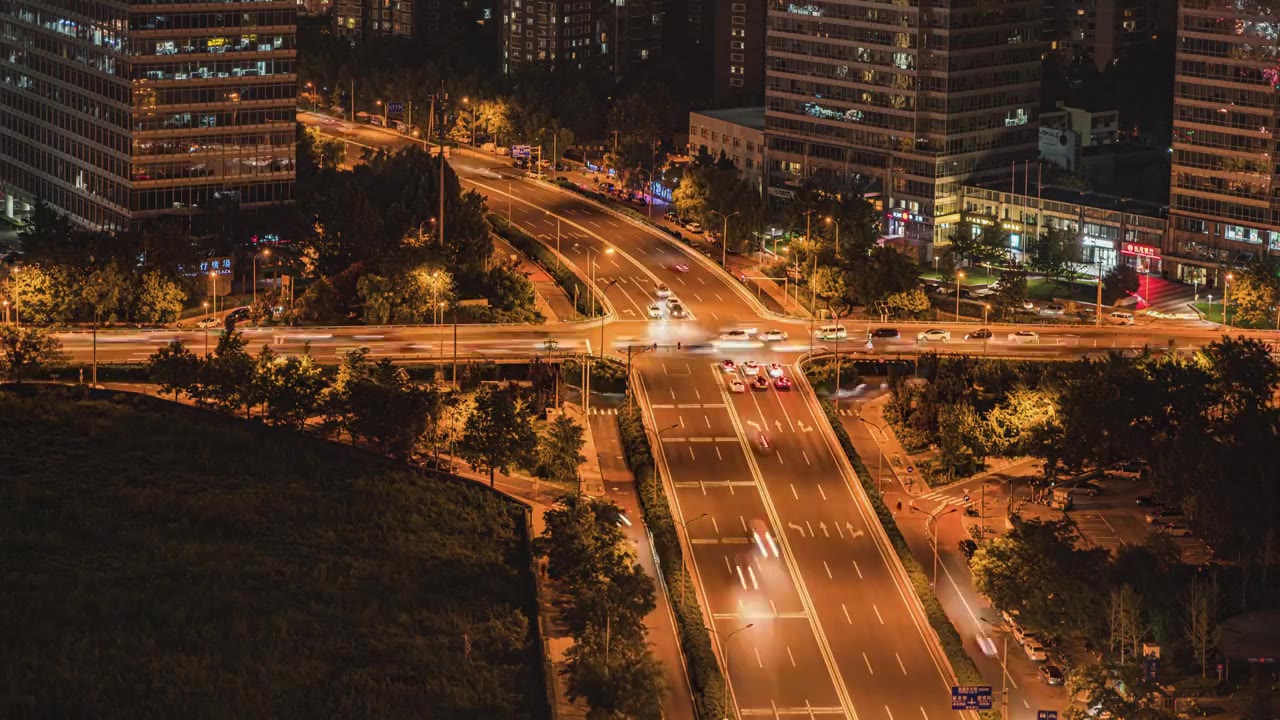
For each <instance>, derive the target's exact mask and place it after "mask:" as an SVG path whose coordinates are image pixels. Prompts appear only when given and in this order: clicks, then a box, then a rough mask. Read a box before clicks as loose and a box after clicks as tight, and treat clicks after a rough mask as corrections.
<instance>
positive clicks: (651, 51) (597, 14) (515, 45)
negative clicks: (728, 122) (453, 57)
mask: <svg viewBox="0 0 1280 720" xmlns="http://www.w3.org/2000/svg"><path fill="white" fill-rule="evenodd" d="M664 17H665V10H664V6H663V2H662V0H630V1H629V2H623V0H616V1H610V2H605V1H603V0H503V1H502V25H501V29H500V32H501V35H502V69H503V72H504V73H510V72H512V71H513V70H515V69H516V68H518V67H520V66H522V65H523V66H532V65H537V66H541V67H545V68H548V69H552V70H555V69H565V70H586V69H596V70H604V71H606V72H608V73H609V74H610V75H612V76H614V78H615V79H616V78H621V77H622V76H624V75H626V73H627V71H628V70H630V69H631V68H633V67H635V66H637V65H639V64H642V63H646V62H649V61H650V60H656V59H657V58H658V57H660V56H661V54H662V46H663V20H664Z"/></svg>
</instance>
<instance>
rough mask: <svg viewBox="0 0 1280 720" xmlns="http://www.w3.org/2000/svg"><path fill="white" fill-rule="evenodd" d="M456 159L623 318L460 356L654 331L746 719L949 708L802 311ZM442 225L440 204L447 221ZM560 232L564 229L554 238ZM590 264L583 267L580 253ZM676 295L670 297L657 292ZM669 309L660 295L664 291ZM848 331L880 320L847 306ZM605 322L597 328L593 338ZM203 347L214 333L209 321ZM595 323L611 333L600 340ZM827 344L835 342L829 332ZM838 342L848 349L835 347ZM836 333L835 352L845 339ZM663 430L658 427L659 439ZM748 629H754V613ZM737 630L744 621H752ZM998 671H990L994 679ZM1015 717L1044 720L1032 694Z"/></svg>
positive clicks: (613, 343) (904, 344) (285, 347)
mask: <svg viewBox="0 0 1280 720" xmlns="http://www.w3.org/2000/svg"><path fill="white" fill-rule="evenodd" d="M315 118H316V116H313V115H309V114H302V115H300V119H301V120H302V121H304V122H307V123H308V124H321V125H322V126H323V127H324V131H325V132H327V133H331V134H335V135H340V136H343V137H345V138H347V139H350V140H353V141H355V142H358V143H360V144H362V145H365V146H370V147H396V146H402V145H405V144H409V143H412V142H414V141H413V140H411V139H409V138H405V137H403V136H396V135H394V134H390V133H386V132H384V131H380V130H377V129H373V128H351V127H344V126H343V125H342V124H340V123H334V122H323V123H321V122H320V121H318V120H316V119H315ZM450 162H451V164H452V165H453V167H454V169H455V170H456V171H457V172H458V173H459V176H460V177H461V178H462V180H463V182H464V184H466V185H467V186H468V187H471V188H474V189H476V190H477V191H478V192H481V193H482V194H484V195H485V196H487V199H488V204H489V207H490V209H491V210H493V211H495V212H498V213H499V214H502V215H505V216H509V217H510V219H511V220H512V222H514V223H515V224H517V225H519V226H520V227H522V228H524V229H525V230H527V231H529V232H530V233H532V234H534V235H536V236H537V237H538V238H540V239H542V240H544V241H546V242H547V243H548V244H550V245H551V246H553V247H554V246H556V245H557V244H558V245H559V249H560V251H561V253H562V254H563V255H564V257H565V258H566V260H567V261H568V262H570V263H572V264H573V265H574V266H576V267H577V268H578V269H579V270H581V271H583V272H584V273H586V272H590V271H591V270H592V269H594V272H595V275H596V282H597V284H598V285H599V286H600V287H601V288H602V289H603V290H604V292H605V295H606V297H607V298H608V301H609V303H610V305H611V306H612V308H613V311H614V312H613V314H612V315H611V316H610V317H609V318H607V319H606V320H605V321H604V322H603V323H602V322H598V321H591V322H584V323H551V324H547V325H542V326H528V327H506V326H504V327H488V326H481V327H475V326H464V327H459V328H458V329H457V334H458V343H457V351H458V354H459V356H460V357H463V358H467V357H485V358H491V359H501V357H502V356H504V355H505V356H509V357H516V356H519V355H525V354H531V353H543V352H545V351H546V345H545V342H546V341H547V340H556V341H557V347H556V352H557V353H579V352H596V353H598V352H600V351H601V349H602V348H601V346H602V345H604V348H603V349H604V350H605V351H606V352H609V353H614V354H615V356H625V354H626V353H625V348H626V347H627V346H629V345H632V346H652V345H654V344H656V345H658V350H656V351H654V352H646V353H641V354H638V355H636V357H635V365H636V368H637V370H638V375H639V378H640V389H641V393H640V398H641V400H642V401H643V402H644V403H645V406H646V412H647V413H649V415H650V420H651V425H650V426H651V428H653V429H654V431H655V434H656V435H658V436H660V442H656V445H657V456H658V462H659V464H660V466H661V468H662V469H663V476H664V481H665V482H667V483H668V486H669V487H668V490H669V492H670V494H671V497H672V498H673V502H674V506H675V511H676V514H677V517H678V518H680V519H681V520H682V521H684V522H687V523H688V525H687V539H688V542H689V544H690V547H691V548H692V551H691V553H690V556H691V557H692V559H693V561H694V564H695V566H696V577H697V581H696V583H695V585H696V588H690V591H696V592H698V593H699V594H700V596H701V597H702V599H703V601H704V607H705V608H706V610H707V612H708V613H709V614H710V616H711V622H712V626H713V629H714V630H715V631H716V637H717V640H718V644H719V650H720V654H721V658H722V662H727V664H728V668H729V670H728V672H729V678H730V683H731V689H732V694H733V698H734V701H735V704H736V706H737V708H738V709H739V712H740V715H741V716H743V717H753V716H757V717H779V716H800V717H806V716H807V717H844V718H849V719H850V720H854V719H856V720H941V719H942V718H945V717H948V716H949V714H951V713H952V712H953V711H952V710H951V709H950V703H949V697H950V695H949V687H950V685H951V684H952V675H951V671H950V668H949V666H948V665H947V664H946V661H945V659H944V658H943V656H942V654H941V649H940V648H939V647H938V645H937V642H936V639H935V638H934V636H933V634H932V631H931V630H930V629H929V628H928V627H927V625H926V624H925V621H924V618H923V611H922V610H921V608H920V606H919V603H918V601H917V600H916V598H915V596H914V594H913V593H912V592H911V589H910V588H909V587H908V585H907V583H906V578H905V575H904V573H903V571H902V569H901V566H900V565H899V563H898V561H897V558H896V556H895V555H894V553H893V551H892V549H891V548H890V547H889V545H888V540H887V538H886V537H885V535H884V533H883V530H882V529H881V527H880V526H879V524H878V522H877V521H876V520H875V518H874V515H873V514H872V513H871V510H870V507H869V504H868V502H867V500H866V498H865V497H864V496H863V494H862V489H861V486H860V485H859V484H858V483H857V481H856V479H855V478H854V476H853V473H852V469H851V468H850V467H849V465H848V462H847V459H846V458H845V457H844V455H843V453H842V452H841V450H840V448H839V446H838V444H837V443H836V441H835V439H834V435H833V434H832V432H831V429H830V427H829V425H828V424H827V422H826V420H825V417H824V416H823V413H822V412H821V409H820V407H819V406H818V400H817V399H816V397H815V395H814V393H813V392H812V390H811V389H810V388H809V387H808V385H807V383H806V382H805V381H804V379H803V377H802V374H801V373H800V372H799V370H798V369H797V367H796V362H797V360H798V358H799V357H800V356H801V355H803V354H804V353H806V352H808V351H809V350H810V349H811V341H810V338H811V337H812V335H811V334H810V332H809V327H810V325H809V323H808V322H807V321H803V320H795V319H789V318H782V317H778V316H774V315H772V314H771V313H769V312H768V311H766V310H765V308H764V307H763V306H761V305H760V304H759V302H758V301H756V300H755V299H754V298H752V297H751V295H750V294H749V293H748V292H747V291H746V289H745V288H744V287H743V286H742V285H741V284H739V283H738V282H737V281H736V280H734V279H732V278H730V277H728V276H727V275H725V274H724V273H722V272H720V271H719V270H718V269H716V268H715V266H714V263H712V261H710V260H709V259H707V258H706V257H705V256H703V255H701V254H699V253H697V252H696V251H691V250H689V249H688V248H686V247H685V246H681V245H677V244H674V243H670V242H668V241H667V240H665V239H664V238H663V237H662V236H661V235H660V234H658V233H655V232H654V231H653V230H651V229H649V228H646V227H643V226H641V225H640V224H637V223H635V222H632V221H630V220H627V219H624V218H622V217H620V216H616V215H614V214H611V213H609V212H606V211H604V210H602V209H601V208H599V207H598V206H596V205H594V204H593V203H590V202H587V201H585V200H582V199H580V198H578V197H576V196H574V195H572V194H569V193H566V192H564V191H563V190H561V189H559V188H555V187H553V186H550V185H548V184H546V183H538V182H535V181H531V180H528V179H525V178H524V177H523V174H522V173H520V172H518V171H516V170H515V169H514V168H511V167H509V166H508V165H507V164H506V163H505V162H503V161H502V160H501V159H500V158H485V157H483V156H477V155H471V154H468V153H463V152H456V151H455V152H454V153H453V154H452V157H451V160H450ZM445 228H446V237H447V235H448V218H445ZM557 238H558V241H557ZM589 262H590V263H592V264H593V265H594V268H593V267H592V265H589V264H588V263H589ZM660 284H661V285H666V286H667V287H668V288H669V289H670V291H671V292H672V293H673V294H674V295H676V296H678V297H679V298H680V300H681V301H682V302H683V304H684V305H685V306H686V307H687V308H688V310H689V316H688V317H686V318H681V319H673V318H669V317H666V318H659V319H650V318H649V317H648V314H647V308H648V306H649V305H650V304H651V303H655V302H659V301H660V299H659V298H658V293H657V288H658V286H659V285H660ZM666 302H669V299H667V300H666ZM662 304H663V305H664V307H665V306H666V305H665V302H664V303H662ZM845 325H846V326H847V327H849V329H850V335H852V336H858V337H860V338H861V337H865V335H864V332H865V331H866V330H867V329H868V328H869V327H875V326H877V324H875V323H872V324H867V323H865V322H857V323H853V322H849V321H846V322H845ZM895 326H896V327H898V328H900V329H901V330H902V338H901V339H899V340H893V341H886V342H880V341H877V342H875V343H873V345H872V346H871V348H869V349H868V348H867V347H865V345H864V342H865V341H862V340H860V341H859V343H858V344H857V346H856V347H857V349H858V350H859V351H861V352H866V353H868V354H870V355H875V356H888V357H892V356H895V355H899V354H901V355H909V354H913V353H915V352H917V351H918V350H919V349H920V347H921V344H920V343H918V342H916V341H915V333H916V332H917V331H919V330H922V329H925V328H926V327H933V326H939V325H937V324H909V323H899V324H896V325H895ZM941 327H950V328H951V329H952V331H953V333H954V334H955V341H954V342H939V343H930V344H929V345H928V346H927V349H937V350H943V351H960V352H970V353H981V352H983V351H984V350H986V351H987V352H989V353H991V354H999V355H1015V356H1025V357H1046V358H1047V357H1073V356H1079V355H1080V354H1082V353H1086V352H1096V351H1097V350H1099V349H1103V348H1108V347H1140V346H1141V345H1143V344H1151V345H1154V346H1157V347H1165V346H1166V345H1167V344H1168V341H1169V339H1170V338H1173V339H1175V341H1176V342H1177V343H1178V344H1179V345H1182V346H1190V345H1194V344H1199V343H1202V342H1204V341H1206V340H1208V339H1211V338H1214V337H1216V336H1217V335H1218V333H1217V331H1216V330H1215V329H1213V328H1210V327H1201V326H1197V325H1185V324H1184V325H1168V326H1141V327H1137V328H1118V329H1117V328H1105V329H1102V330H1095V329H1091V328H1050V327H1046V328H1037V331H1038V332H1039V333H1040V338H1039V342H1037V343H1034V344H1025V345H1021V344H1012V343H1010V342H1008V341H1007V339H1005V336H1006V334H1007V333H1008V332H1013V331H1014V330H1016V329H1017V328H1012V327H1010V328H998V329H997V332H996V338H995V340H994V341H992V342H989V343H988V344H986V345H985V346H984V344H983V343H981V342H975V343H966V342H964V341H963V340H961V338H960V336H961V335H963V333H964V332H965V331H966V329H972V328H974V327H975V326H974V325H972V324H969V325H958V324H951V325H945V324H944V325H941ZM736 328H749V329H753V330H755V331H763V330H767V329H779V330H782V331H784V332H786V333H788V334H789V338H788V339H787V340H784V341H780V342H774V343H768V344H766V343H762V342H759V341H758V340H755V339H752V340H749V341H746V342H741V343H734V342H721V341H720V340H719V339H718V338H719V336H720V334H721V333H722V332H725V331H727V330H730V329H736ZM453 332H454V330H453V328H452V327H450V326H435V327H400V328H367V327H359V328H352V327H346V328H308V329H263V330H252V331H250V332H249V338H250V341H251V344H253V345H254V346H256V345H258V344H271V345H273V346H275V348H276V349H277V350H279V351H282V352H297V351H299V350H301V348H302V347H303V344H304V343H308V344H309V345H310V347H311V349H312V351H313V352H314V353H315V354H316V355H317V356H318V357H319V358H320V359H322V360H328V359H331V358H335V357H338V356H340V355H341V354H343V353H345V352H347V351H349V350H350V349H352V348H354V347H368V348H370V351H371V353H372V354H373V355H374V356H375V357H419V358H421V359H429V358H433V357H438V358H441V359H444V360H446V361H447V360H449V359H451V358H452V356H453V352H454V346H453V343H452V338H453ZM602 333H603V334H602ZM209 335H211V336H215V337H213V338H212V340H211V341H210V342H211V345H212V343H214V342H216V333H209ZM204 337H205V334H204V333H203V332H201V331H194V332H189V331H156V332H147V333H139V332H133V333H118V334H116V333H112V334H110V335H108V334H106V333H99V335H98V343H97V347H98V359H99V361H100V362H103V361H107V360H121V359H123V360H131V361H140V360H143V359H145V357H146V356H147V355H148V354H150V352H153V351H154V349H155V347H157V346H158V345H159V344H161V343H163V342H167V341H169V340H171V339H174V338H181V339H183V340H184V341H185V342H187V343H188V344H189V345H190V346H192V347H193V348H196V349H199V348H200V347H201V343H202V342H203V340H204ZM602 338H603V340H602ZM62 339H63V342H64V345H65V346H66V347H67V349H68V350H69V351H70V352H71V353H72V354H73V355H75V356H76V357H81V358H83V357H86V356H87V354H88V352H89V349H90V343H91V342H92V340H91V336H89V335H87V334H85V333H76V334H69V335H64V336H62ZM824 345H825V346H826V347H827V348H828V349H833V348H834V345H833V344H831V343H820V344H819V346H818V349H821V348H822V346H824ZM844 348H848V349H853V348H854V346H853V345H850V344H844ZM842 349H843V348H842ZM726 358H731V359H733V360H737V361H745V360H749V359H750V360H755V361H757V362H759V363H774V362H776V363H778V364H779V365H780V367H781V369H782V372H783V373H784V374H785V376H787V377H789V378H791V379H792V381H793V385H792V387H791V388H790V389H786V390H780V389H778V388H777V387H775V386H774V385H773V383H772V382H770V384H769V386H768V388H767V389H763V390H752V389H747V390H745V391H743V392H731V381H732V379H733V378H735V377H737V378H739V379H743V380H747V379H749V378H748V377H745V376H744V374H743V373H742V371H741V370H736V371H734V372H733V373H729V372H725V371H724V370H723V369H722V367H721V365H720V363H721V362H722V361H723V360H724V359H726ZM657 439H658V438H655V440H657ZM748 625H749V626H750V627H747V626H748ZM743 628H746V629H743ZM990 680H992V682H993V683H994V684H997V685H998V680H999V678H998V677H997V678H991V679H990ZM1011 715H1012V717H1014V718H1016V719H1017V720H1024V718H1026V717H1033V716H1034V711H1031V713H1030V715H1028V714H1027V713H1025V712H1022V709H1021V708H1013V709H1011Z"/></svg>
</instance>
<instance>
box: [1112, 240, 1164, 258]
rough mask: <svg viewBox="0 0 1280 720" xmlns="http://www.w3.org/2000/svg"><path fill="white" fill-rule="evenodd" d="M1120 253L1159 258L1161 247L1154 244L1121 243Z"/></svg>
mask: <svg viewBox="0 0 1280 720" xmlns="http://www.w3.org/2000/svg"><path fill="white" fill-rule="evenodd" d="M1120 254H1122V255H1137V256H1138V257H1148V258H1157V259H1159V257H1160V248H1158V247H1156V246H1154V245H1143V244H1141V243H1131V242H1127V243H1122V244H1121V245H1120Z"/></svg>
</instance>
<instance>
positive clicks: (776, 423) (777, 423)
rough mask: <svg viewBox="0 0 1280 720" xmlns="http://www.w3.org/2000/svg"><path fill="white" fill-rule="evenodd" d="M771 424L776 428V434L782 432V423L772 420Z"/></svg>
mask: <svg viewBox="0 0 1280 720" xmlns="http://www.w3.org/2000/svg"><path fill="white" fill-rule="evenodd" d="M773 424H774V425H775V426H777V428H778V432H782V421H781V420H774V421H773Z"/></svg>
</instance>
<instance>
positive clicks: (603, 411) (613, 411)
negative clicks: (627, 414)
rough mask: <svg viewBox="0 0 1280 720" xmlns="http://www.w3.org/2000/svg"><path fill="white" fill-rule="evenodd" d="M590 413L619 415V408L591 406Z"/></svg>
mask: <svg viewBox="0 0 1280 720" xmlns="http://www.w3.org/2000/svg"><path fill="white" fill-rule="evenodd" d="M590 414H592V415H617V414H618V408H598V407H593V408H591V410H590Z"/></svg>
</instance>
